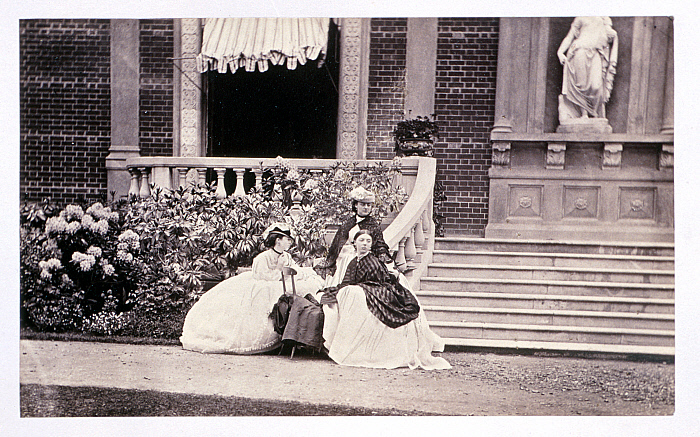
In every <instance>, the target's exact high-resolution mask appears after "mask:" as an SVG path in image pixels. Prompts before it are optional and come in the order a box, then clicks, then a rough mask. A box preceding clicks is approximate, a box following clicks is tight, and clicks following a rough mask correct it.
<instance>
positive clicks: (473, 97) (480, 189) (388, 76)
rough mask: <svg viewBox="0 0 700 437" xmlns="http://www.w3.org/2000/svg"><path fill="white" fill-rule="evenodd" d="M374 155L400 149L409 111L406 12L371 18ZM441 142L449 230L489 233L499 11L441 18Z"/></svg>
mask: <svg viewBox="0 0 700 437" xmlns="http://www.w3.org/2000/svg"><path fill="white" fill-rule="evenodd" d="M370 37H371V39H370V66H369V102H368V117H367V158H368V159H387V158H392V157H393V156H394V144H393V137H392V135H391V132H392V130H393V128H394V126H395V125H396V123H397V122H399V121H401V120H402V119H403V118H404V97H403V96H404V86H405V76H404V74H405V68H406V19H399V18H396V19H385V18H382V19H380V18H375V19H372V21H371V35H370ZM437 44H438V46H437V66H436V81H435V111H434V113H435V119H436V121H437V122H438V123H439V125H440V133H441V136H440V139H439V140H438V141H437V142H436V144H435V154H434V156H435V158H436V159H437V164H438V181H439V182H441V183H442V185H443V186H444V187H445V191H446V195H447V201H446V202H445V203H444V205H443V209H444V210H443V211H442V213H443V215H444V216H445V228H446V231H447V232H448V233H462V234H465V233H466V234H475V235H483V232H484V229H485V227H486V224H487V222H488V192H489V183H488V169H489V167H490V166H491V148H490V144H489V132H490V130H491V127H492V126H493V122H494V113H495V101H496V66H497V57H498V19H497V18H440V19H439V20H438V41H437Z"/></svg>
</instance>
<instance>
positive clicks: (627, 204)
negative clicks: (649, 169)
mask: <svg viewBox="0 0 700 437" xmlns="http://www.w3.org/2000/svg"><path fill="white" fill-rule="evenodd" d="M655 211H656V188H655V187H649V188H638V187H630V188H624V187H622V188H620V218H621V219H647V220H654V219H655V218H656V214H655Z"/></svg>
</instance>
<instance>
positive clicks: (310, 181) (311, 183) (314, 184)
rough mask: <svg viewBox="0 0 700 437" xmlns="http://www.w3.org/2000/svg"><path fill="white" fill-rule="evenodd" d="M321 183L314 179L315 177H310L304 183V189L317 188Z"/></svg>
mask: <svg viewBox="0 0 700 437" xmlns="http://www.w3.org/2000/svg"><path fill="white" fill-rule="evenodd" d="M318 185H319V182H318V181H317V180H316V179H314V178H309V179H307V181H306V182H305V183H304V190H307V191H311V190H313V189H315V188H317V187H318Z"/></svg>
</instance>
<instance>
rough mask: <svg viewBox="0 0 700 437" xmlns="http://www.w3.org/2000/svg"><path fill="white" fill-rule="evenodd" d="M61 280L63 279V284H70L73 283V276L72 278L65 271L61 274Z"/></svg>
mask: <svg viewBox="0 0 700 437" xmlns="http://www.w3.org/2000/svg"><path fill="white" fill-rule="evenodd" d="M61 281H62V282H63V284H65V285H68V286H71V285H73V281H72V280H71V278H70V277H69V276H68V275H67V274H65V273H64V274H63V275H61Z"/></svg>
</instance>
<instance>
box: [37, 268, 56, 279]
mask: <svg viewBox="0 0 700 437" xmlns="http://www.w3.org/2000/svg"><path fill="white" fill-rule="evenodd" d="M39 277H40V278H41V279H43V280H44V281H49V280H51V278H52V277H53V275H52V274H51V272H49V271H47V270H42V271H41V273H39Z"/></svg>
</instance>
